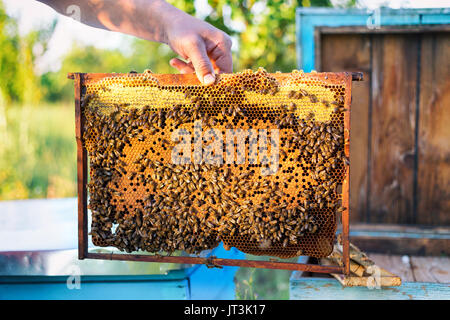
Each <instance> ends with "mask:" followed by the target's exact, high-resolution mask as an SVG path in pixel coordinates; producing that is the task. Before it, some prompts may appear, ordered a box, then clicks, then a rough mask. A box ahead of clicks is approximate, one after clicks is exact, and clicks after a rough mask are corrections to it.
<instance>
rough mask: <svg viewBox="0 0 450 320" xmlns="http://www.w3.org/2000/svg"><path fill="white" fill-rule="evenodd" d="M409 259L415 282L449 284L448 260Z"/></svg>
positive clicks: (429, 258)
mask: <svg viewBox="0 0 450 320" xmlns="http://www.w3.org/2000/svg"><path fill="white" fill-rule="evenodd" d="M410 259H411V269H412V272H413V275H414V280H415V281H417V282H436V283H447V284H448V283H450V258H447V257H414V256H412V257H410Z"/></svg>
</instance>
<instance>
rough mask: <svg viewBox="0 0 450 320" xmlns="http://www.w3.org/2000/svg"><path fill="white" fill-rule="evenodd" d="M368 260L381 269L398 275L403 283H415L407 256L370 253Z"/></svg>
mask: <svg viewBox="0 0 450 320" xmlns="http://www.w3.org/2000/svg"><path fill="white" fill-rule="evenodd" d="M368 256H369V258H370V259H371V260H373V262H375V264H377V265H379V266H380V267H382V268H383V269H386V270H388V271H389V272H391V273H393V274H396V275H398V276H399V277H400V278H401V279H402V281H403V282H407V281H415V279H414V275H413V272H412V269H411V265H410V261H409V257H408V256H404V257H405V258H403V257H402V256H394V255H384V254H376V253H370V254H368Z"/></svg>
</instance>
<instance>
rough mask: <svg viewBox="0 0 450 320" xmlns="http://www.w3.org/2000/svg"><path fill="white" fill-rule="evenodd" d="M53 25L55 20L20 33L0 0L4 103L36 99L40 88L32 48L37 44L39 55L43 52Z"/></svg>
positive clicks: (0, 77) (0, 68)
mask: <svg viewBox="0 0 450 320" xmlns="http://www.w3.org/2000/svg"><path fill="white" fill-rule="evenodd" d="M55 27H56V20H55V21H53V22H52V23H51V24H49V25H48V26H47V27H46V28H41V29H37V30H33V31H31V32H30V33H28V34H27V35H25V36H21V35H20V34H19V31H18V27H17V22H16V20H15V19H14V18H13V17H10V16H8V15H7V14H6V11H5V8H4V6H3V2H2V1H1V0H0V48H1V51H0V94H1V96H2V98H3V99H2V100H3V101H4V102H5V103H6V104H10V103H11V102H18V103H30V104H34V103H37V102H39V100H40V98H41V87H40V83H39V78H38V77H37V76H36V74H35V72H34V65H35V60H36V58H37V54H36V53H35V52H36V50H34V49H35V48H37V46H40V47H41V50H40V52H41V53H40V54H43V53H44V52H45V51H46V49H47V43H48V41H49V39H50V37H51V35H52V34H53V31H54V30H55Z"/></svg>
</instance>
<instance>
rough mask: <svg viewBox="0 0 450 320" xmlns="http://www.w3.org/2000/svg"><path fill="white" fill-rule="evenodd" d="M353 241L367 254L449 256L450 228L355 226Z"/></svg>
mask: <svg viewBox="0 0 450 320" xmlns="http://www.w3.org/2000/svg"><path fill="white" fill-rule="evenodd" d="M350 239H351V242H352V243H354V244H355V245H356V246H358V247H359V248H360V249H361V250H363V251H365V252H373V253H384V254H399V255H405V254H407V255H425V256H439V255H442V254H446V255H450V228H449V227H443V226H440V227H437V226H436V227H423V226H406V225H392V224H391V225H390V224H352V225H351V226H350Z"/></svg>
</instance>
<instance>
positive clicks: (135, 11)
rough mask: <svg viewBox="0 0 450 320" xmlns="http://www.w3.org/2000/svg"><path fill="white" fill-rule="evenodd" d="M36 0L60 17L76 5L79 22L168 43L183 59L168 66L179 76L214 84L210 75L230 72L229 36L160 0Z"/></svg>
mask: <svg viewBox="0 0 450 320" xmlns="http://www.w3.org/2000/svg"><path fill="white" fill-rule="evenodd" d="M38 1H41V2H43V3H46V4H47V5H49V6H51V7H52V8H54V9H55V10H56V11H58V12H59V13H61V14H64V15H67V8H68V6H69V5H77V6H78V7H79V8H80V14H81V17H80V18H81V22H82V23H85V24H87V25H90V26H93V27H96V28H102V29H107V30H111V31H117V32H122V33H126V34H130V35H133V36H136V37H139V38H143V39H146V40H151V41H158V42H164V43H166V44H168V45H169V46H170V47H171V48H172V50H173V51H175V52H176V53H177V54H179V55H180V56H181V57H182V58H183V59H185V60H186V62H185V61H183V60H181V59H172V60H171V61H170V64H171V65H172V66H173V67H175V68H177V69H178V70H179V71H180V72H181V73H191V72H195V73H196V74H197V77H198V79H199V80H200V82H202V83H203V84H205V85H209V84H212V83H214V81H215V75H214V73H221V72H225V73H231V72H233V62H232V57H231V39H230V37H229V36H228V35H227V34H225V33H224V32H222V31H220V30H219V29H216V28H215V27H213V26H212V25H210V24H209V23H206V22H204V21H201V20H199V19H196V18H194V17H192V16H190V15H188V14H187V13H185V12H183V11H181V10H179V9H177V8H175V7H174V6H172V5H170V4H168V3H167V2H165V1H163V0H114V1H108V0H38Z"/></svg>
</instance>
